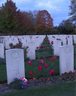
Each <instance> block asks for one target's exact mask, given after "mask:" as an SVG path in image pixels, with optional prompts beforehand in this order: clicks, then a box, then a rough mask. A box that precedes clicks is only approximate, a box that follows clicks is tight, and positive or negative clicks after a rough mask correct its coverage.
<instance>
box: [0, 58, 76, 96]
mask: <svg viewBox="0 0 76 96" xmlns="http://www.w3.org/2000/svg"><path fill="white" fill-rule="evenodd" d="M44 62H46V63H47V64H48V66H50V65H51V64H52V62H51V61H50V60H49V59H45V60H44ZM74 62H76V57H75V58H74ZM35 63H37V64H38V63H39V61H38V60H36V62H35ZM54 66H55V74H53V75H52V76H51V77H50V78H53V77H54V78H53V80H52V79H51V80H50V82H44V81H43V80H42V79H37V81H35V80H33V77H35V75H31V76H30V74H29V72H30V71H29V70H31V69H32V71H33V72H35V68H33V66H30V65H29V64H28V61H26V62H25V68H26V70H25V73H26V74H25V75H26V78H27V79H28V83H27V86H28V87H27V89H25V90H16V89H14V88H10V87H9V86H8V85H7V84H6V82H7V76H6V65H5V64H4V65H0V77H2V78H0V84H2V85H1V86H0V92H1V87H3V88H2V91H3V92H2V93H0V95H1V96H11V95H15V96H25V95H28V96H39V95H40V96H47V95H51V96H57V95H58V96H61V94H63V95H62V96H67V94H68V96H75V90H76V78H75V80H74V81H70V80H65V79H66V78H64V79H63V80H62V79H60V78H61V77H60V75H59V58H55V61H54ZM74 70H76V64H75V63H74ZM38 74H39V75H40V74H41V73H38ZM75 76H76V74H75ZM30 78H31V79H32V80H31V79H30ZM16 91H18V92H16ZM10 92H12V93H10ZM47 93H48V94H47ZM2 94H4V95H2Z"/></svg>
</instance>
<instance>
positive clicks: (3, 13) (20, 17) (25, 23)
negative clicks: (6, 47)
mask: <svg viewBox="0 0 76 96" xmlns="http://www.w3.org/2000/svg"><path fill="white" fill-rule="evenodd" d="M0 27H1V30H2V31H3V32H6V33H9V32H11V34H17V33H18V34H19V33H20V34H22V33H26V31H28V32H30V31H31V29H30V28H31V27H32V21H31V20H30V18H29V17H27V15H26V14H24V13H23V12H20V10H18V9H17V7H16V5H15V3H13V1H12V0H7V2H6V3H5V5H2V7H1V10H0ZM15 32H17V33H15Z"/></svg>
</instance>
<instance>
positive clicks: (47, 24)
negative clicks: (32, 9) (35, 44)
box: [35, 10, 53, 33]
mask: <svg viewBox="0 0 76 96" xmlns="http://www.w3.org/2000/svg"><path fill="white" fill-rule="evenodd" d="M52 29H53V19H52V18H51V16H50V14H49V13H48V12H47V11H46V10H41V11H39V12H38V14H37V16H36V26H35V30H36V32H37V33H44V32H51V31H52Z"/></svg>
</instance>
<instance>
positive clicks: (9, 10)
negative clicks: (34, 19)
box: [0, 0, 17, 32]
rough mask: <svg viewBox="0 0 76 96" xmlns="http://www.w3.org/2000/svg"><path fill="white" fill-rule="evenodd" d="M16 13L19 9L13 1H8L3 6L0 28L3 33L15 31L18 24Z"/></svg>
mask: <svg viewBox="0 0 76 96" xmlns="http://www.w3.org/2000/svg"><path fill="white" fill-rule="evenodd" d="M16 11H17V7H16V5H15V3H13V2H12V1H11V0H10V1H8V0H7V2H6V3H5V5H3V4H2V7H1V11H0V26H1V29H2V31H3V32H4V31H5V32H10V31H11V32H12V31H14V30H15V28H16V24H17V23H16Z"/></svg>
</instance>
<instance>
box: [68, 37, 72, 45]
mask: <svg viewBox="0 0 76 96" xmlns="http://www.w3.org/2000/svg"><path fill="white" fill-rule="evenodd" d="M68 45H73V38H72V35H69V37H68Z"/></svg>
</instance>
